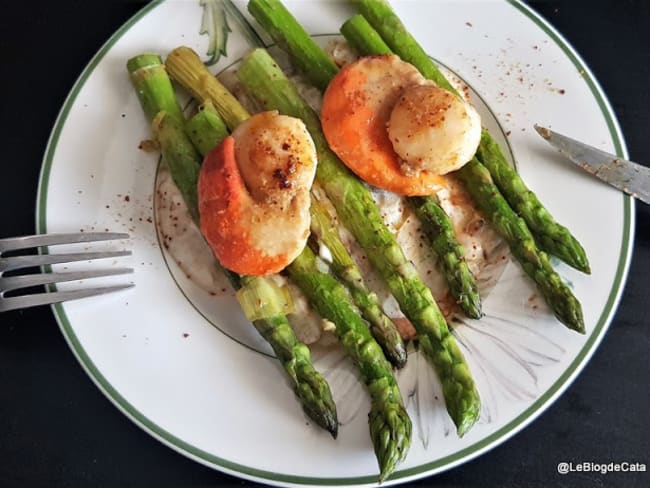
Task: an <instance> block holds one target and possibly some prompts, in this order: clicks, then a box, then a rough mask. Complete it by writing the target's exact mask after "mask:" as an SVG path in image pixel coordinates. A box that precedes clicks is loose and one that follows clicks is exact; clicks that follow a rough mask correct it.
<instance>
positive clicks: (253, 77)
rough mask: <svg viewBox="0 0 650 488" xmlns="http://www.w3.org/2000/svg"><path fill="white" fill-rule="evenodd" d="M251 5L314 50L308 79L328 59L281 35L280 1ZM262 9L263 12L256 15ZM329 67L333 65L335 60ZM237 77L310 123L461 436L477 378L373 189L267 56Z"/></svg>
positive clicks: (341, 202) (284, 16)
mask: <svg viewBox="0 0 650 488" xmlns="http://www.w3.org/2000/svg"><path fill="white" fill-rule="evenodd" d="M248 8H249V10H250V12H251V13H252V14H253V15H254V16H255V17H256V19H257V20H258V22H260V23H261V24H262V26H263V27H265V28H267V24H268V29H269V32H270V33H271V34H272V35H275V36H278V38H276V39H275V41H276V42H278V44H280V45H283V44H291V45H292V47H291V48H290V49H291V51H290V52H291V53H292V55H293V56H294V57H298V56H300V55H301V53H309V55H305V56H304V57H303V58H302V63H303V65H305V66H306V67H305V68H304V72H305V73H306V74H307V75H309V76H310V75H311V74H312V73H313V71H315V69H316V65H311V64H309V63H308V61H309V60H310V59H313V58H317V59H319V63H320V64H323V63H325V62H326V60H329V58H328V57H327V55H326V54H325V53H324V51H323V50H322V49H320V48H319V47H318V45H316V43H315V42H314V41H313V40H312V39H311V37H310V36H309V35H308V34H306V33H305V32H304V30H302V29H300V30H292V32H291V35H290V36H286V37H283V38H279V36H283V34H284V32H285V31H286V30H287V29H284V30H282V29H280V27H282V26H292V25H294V24H297V22H296V21H295V19H293V17H292V15H291V14H290V13H289V12H288V11H287V10H286V9H284V7H282V6H281V4H280V2H279V1H278V0H251V1H250V2H249V4H248ZM259 10H263V11H264V13H262V14H256V12H258V11H259ZM329 62H330V63H332V61H331V60H330V61H329ZM332 65H333V63H332ZM333 66H334V67H335V68H336V66H335V65H333ZM239 78H240V80H241V81H242V82H243V83H244V85H247V87H248V89H249V91H250V92H251V93H252V94H253V95H254V96H256V97H257V98H258V99H259V100H260V101H262V102H263V103H265V104H266V105H267V107H269V108H275V109H278V110H280V111H281V112H283V113H287V114H291V115H294V116H297V117H300V118H302V119H303V121H305V124H306V125H307V128H308V129H309V131H310V132H311V135H312V138H313V139H314V141H315V143H316V148H317V150H318V153H319V165H318V171H317V173H316V179H317V181H319V182H320V184H321V185H322V186H323V188H324V189H325V191H326V192H327V193H328V195H329V196H330V199H331V200H332V202H333V203H334V206H335V207H336V210H337V212H338V214H339V216H340V218H341V219H342V220H343V223H344V225H345V226H346V227H347V228H348V229H350V230H351V231H352V232H353V233H354V236H355V238H356V239H357V241H358V242H359V243H360V244H361V246H362V247H363V248H364V249H365V251H366V253H367V254H368V258H369V260H370V262H371V264H372V265H373V267H374V268H375V269H376V270H377V271H378V272H379V273H380V274H381V276H382V277H383V278H384V281H386V283H387V284H388V286H389V289H390V290H391V292H392V293H393V295H394V296H395V298H396V299H397V302H398V303H399V305H400V307H401V309H402V311H403V312H404V314H405V315H406V316H407V317H408V318H409V319H410V321H411V323H412V324H413V326H414V327H415V329H416V331H417V332H418V336H419V338H420V344H421V345H422V346H423V350H424V352H425V354H426V356H427V357H428V358H429V360H430V361H431V362H432V363H433V365H434V367H435V368H436V370H437V372H438V375H439V377H440V380H441V383H442V385H443V392H444V394H445V401H446V405H447V410H448V412H449V414H450V416H451V418H452V419H453V421H454V423H455V424H456V428H457V430H458V434H459V435H463V434H464V433H465V432H466V431H467V430H468V429H469V428H470V427H471V426H472V425H473V424H474V422H475V421H476V419H477V418H478V415H479V410H480V399H479V395H478V392H477V390H476V386H475V384H474V380H473V379H472V376H471V374H470V371H469V368H468V366H467V363H466V362H465V358H464V357H463V355H462V352H461V351H460V349H459V348H458V345H457V344H456V342H455V340H454V338H453V336H452V335H451V334H450V333H449V329H448V327H447V323H446V322H445V319H444V317H443V315H442V313H441V312H440V309H439V308H438V305H437V304H436V302H435V300H434V299H433V297H432V295H431V291H430V290H429V289H428V288H427V287H426V286H425V285H424V283H422V281H421V280H420V278H419V276H417V273H416V272H415V270H414V269H413V266H412V264H411V263H409V262H408V261H407V259H406V257H405V256H404V253H403V251H402V249H401V248H400V247H399V245H398V243H397V242H396V240H395V237H394V236H393V235H392V234H391V232H390V231H389V230H388V229H387V228H386V226H385V225H384V224H383V222H382V220H381V215H380V214H379V212H378V210H377V207H376V206H375V205H374V202H373V200H372V196H371V195H370V192H369V191H368V189H367V188H366V187H365V186H364V185H363V184H362V183H361V182H360V181H359V180H358V179H357V178H356V177H354V176H353V175H352V174H351V173H350V172H349V171H348V170H347V168H346V167H345V166H344V165H343V163H342V162H341V161H340V160H339V159H338V158H337V157H336V155H335V154H334V153H333V152H332V151H331V150H330V149H329V147H328V145H327V141H326V140H325V136H324V135H323V132H322V130H321V128H320V121H319V120H318V116H317V115H316V114H315V113H314V112H313V111H312V110H311V109H310V108H309V107H308V106H307V104H306V103H304V101H303V100H302V99H301V98H300V96H299V95H298V93H297V92H296V90H295V87H294V86H293V84H292V83H291V82H290V81H289V80H287V79H286V77H285V76H284V75H283V73H282V71H280V70H279V69H278V67H277V66H276V65H275V63H274V62H273V60H272V58H271V57H270V56H268V54H267V53H266V52H265V51H263V50H256V51H253V52H252V53H251V54H249V56H248V57H247V58H246V59H245V60H244V63H243V64H242V66H241V67H240V69H239ZM261 80H266V81H265V82H262V81H261Z"/></svg>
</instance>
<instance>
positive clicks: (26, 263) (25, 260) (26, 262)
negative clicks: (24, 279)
mask: <svg viewBox="0 0 650 488" xmlns="http://www.w3.org/2000/svg"><path fill="white" fill-rule="evenodd" d="M130 255H131V251H106V252H83V253H68V254H38V255H33V256H12V257H10V258H0V272H4V271H11V270H14V269H21V268H31V267H34V266H46V265H48V264H58V263H71V262H74V261H90V260H93V259H105V258H117V257H120V256H130Z"/></svg>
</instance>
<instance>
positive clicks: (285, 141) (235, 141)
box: [198, 112, 316, 276]
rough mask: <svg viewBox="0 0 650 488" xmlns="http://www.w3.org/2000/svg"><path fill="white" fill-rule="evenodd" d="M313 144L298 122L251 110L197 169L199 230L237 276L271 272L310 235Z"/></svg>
mask: <svg viewBox="0 0 650 488" xmlns="http://www.w3.org/2000/svg"><path fill="white" fill-rule="evenodd" d="M315 173H316V149H315V147H314V143H313V141H312V139H311V137H310V136H309V133H308V132H307V129H306V128H305V126H304V124H303V123H302V121H301V120H299V119H295V118H292V117H287V116H283V115H278V114H277V112H263V113H260V114H256V115H254V116H252V117H251V118H249V119H248V120H246V121H245V122H243V123H242V124H240V125H239V127H237V129H236V130H235V131H234V132H233V134H232V136H228V137H226V138H225V139H224V140H223V142H222V143H221V144H220V145H219V146H217V147H216V148H215V149H213V150H212V151H211V152H210V153H208V154H207V155H206V157H205V159H204V161H203V165H202V167H201V172H200V174H199V183H198V195H199V214H200V224H201V232H202V233H203V235H204V236H205V238H206V240H207V242H208V244H209V245H210V246H211V248H212V250H213V252H214V254H215V256H216V257H217V259H218V260H219V262H220V263H221V264H222V265H223V266H224V267H225V268H227V269H229V270H231V271H235V272H236V273H239V274H243V275H255V276H262V275H267V274H271V273H277V272H279V271H280V270H282V269H283V268H284V267H286V266H287V265H288V264H289V263H291V261H293V260H294V259H295V258H296V257H297V256H298V254H300V252H301V251H302V249H303V248H304V246H305V244H306V242H307V237H308V236H309V226H310V217H309V204H310V197H309V190H310V188H311V185H312V182H313V180H314V176H315Z"/></svg>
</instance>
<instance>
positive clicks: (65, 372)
mask: <svg viewBox="0 0 650 488" xmlns="http://www.w3.org/2000/svg"><path fill="white" fill-rule="evenodd" d="M530 4H531V5H532V6H533V7H534V8H535V9H536V10H537V11H538V12H540V13H541V14H542V15H543V16H544V17H545V18H546V19H548V20H549V21H550V22H551V23H552V24H553V25H554V26H555V27H556V28H557V29H558V30H559V31H560V32H561V33H562V34H563V35H564V36H565V37H566V38H567V39H568V41H569V42H570V43H571V44H572V45H573V46H574V47H575V48H576V49H577V50H578V52H579V53H580V54H581V55H582V56H583V58H584V59H585V61H586V63H587V65H588V66H590V67H591V69H592V70H593V71H594V73H595V76H596V78H597V79H598V80H599V81H600V83H601V85H602V86H603V88H604V90H605V92H606V93H607V94H608V96H609V99H610V101H611V103H612V105H613V107H614V110H615V112H616V114H617V116H618V118H619V121H620V123H621V125H622V128H623V132H624V134H625V138H626V140H627V144H628V148H629V152H630V157H631V159H633V160H636V161H639V162H643V163H645V164H650V149H649V144H648V131H649V130H650V95H649V93H650V88H648V82H649V80H650V2H647V1H646V0H618V1H617V0H598V1H596V0H592V1H589V2H577V1H550V0H549V1H535V2H530ZM141 6H142V3H138V2H134V1H125V0H119V1H116V0H113V1H103V2H87V1H81V0H79V1H71V0H58V1H51V0H50V1H29V2H27V1H23V2H19V1H13V2H7V1H5V2H0V63H2V64H1V65H0V66H1V69H0V72H1V73H2V75H0V93H2V95H3V100H2V102H1V103H0V107H1V108H0V118H1V121H2V123H1V124H0V127H1V128H2V152H1V153H0V155H1V159H0V161H1V162H0V165H1V166H0V167H2V170H3V179H2V191H0V236H14V235H21V234H30V233H33V232H34V208H35V198H36V186H37V181H38V173H39V169H40V162H41V159H42V155H43V152H44V149H45V145H46V142H47V139H48V136H49V131H50V129H51V127H52V125H53V123H54V120H55V117H56V115H57V112H58V110H59V108H60V107H61V105H62V103H63V101H64V98H65V96H66V95H67V93H68V91H69V90H70V88H71V87H72V85H73V83H74V81H75V79H76V77H77V76H78V74H79V73H80V72H81V70H82V69H83V67H84V66H85V64H86V63H87V62H88V61H89V60H90V58H91V57H92V56H93V54H94V53H95V51H96V50H97V49H98V48H99V47H100V46H101V45H102V43H103V42H104V41H105V40H106V39H107V38H108V37H109V36H110V35H111V34H112V32H113V31H114V30H115V29H117V28H118V27H119V26H120V25H121V24H122V23H123V22H124V21H125V20H127V19H128V18H129V17H130V16H131V15H132V14H134V13H135V12H136V11H137V10H138V9H139V8H140V7H141ZM649 217H650V212H649V207H647V206H645V205H643V204H639V205H637V207H636V219H637V232H636V238H635V244H634V257H633V261H632V264H631V268H630V273H629V278H628V281H627V286H626V288H625V292H624V295H623V298H622V300H621V303H620V307H619V309H618V312H617V313H616V316H615V318H614V321H613V324H612V327H611V329H610V330H609V332H608V334H607V336H606V337H605V339H604V341H603V342H602V344H601V346H600V348H599V349H598V350H597V351H596V353H595V355H594V357H593V359H592V360H591V362H590V364H589V365H588V366H587V367H586V369H585V370H584V372H583V373H582V374H581V375H580V376H579V377H578V379H577V380H576V381H575V382H574V384H573V385H571V387H570V388H569V389H568V391H567V392H566V393H565V394H564V395H563V396H562V397H561V398H560V399H559V400H558V401H557V402H555V404H554V405H552V406H551V407H550V408H549V409H548V410H547V411H546V412H545V413H544V414H543V415H542V416H541V417H540V418H539V419H538V420H536V421H535V422H533V424H532V425H530V426H529V427H527V428H526V429H525V430H524V431H522V432H521V433H519V434H517V435H516V436H515V437H514V438H512V439H511V440H509V441H507V442H506V443H504V444H502V445H501V446H499V447H497V448H495V449H494V450H492V451H490V452H489V453H487V454H485V455H483V456H481V457H480V458H478V459H476V460H474V461H472V462H469V463H467V464H465V465H463V466H461V467H458V468H456V469H453V470H451V471H448V472H446V473H443V474H441V475H439V476H436V477H433V478H428V479H424V480H421V481H419V482H415V483H413V485H414V486H425V485H426V486H428V485H435V486H452V485H454V486H456V485H461V486H484V485H487V486H503V485H506V486H508V485H513V486H531V487H533V486H544V487H545V486H547V485H551V486H553V485H558V486H598V487H600V486H629V487H632V486H644V487H645V486H650V474H648V473H640V474H639V473H637V474H632V473H628V474H606V475H603V474H599V473H574V474H569V475H564V476H561V475H559V474H557V471H556V469H557V464H558V463H559V462H562V461H566V462H570V461H572V462H574V463H576V462H582V461H593V462H598V463H609V462H622V461H629V462H643V463H646V464H649V463H650V421H649V420H648V413H649V411H650V386H649V382H648V380H647V377H646V374H648V370H649V366H650V360H649V359H648V357H649V355H648V350H650V313H648V309H649V307H648V305H647V303H648V302H647V301H648V297H647V292H648V284H649V283H650V278H648V274H649V273H650V220H649ZM0 385H1V386H0V486H95V485H100V486H208V485H210V486H222V485H253V483H249V482H245V481H242V480H239V479H236V478H232V477H229V476H226V475H223V474H221V473H219V472H216V471H213V470H211V469H208V468H206V467H203V466H201V465H199V464H197V463H195V462H193V461H190V460H189V459H186V458H184V457H183V456H181V455H179V454H177V453H175V452H173V451H172V450H170V449H169V448H167V447H165V446H163V445H162V444H160V443H158V442H157V441H156V440H154V439H153V438H152V437H150V436H149V435H148V434H146V433H144V432H143V431H141V430H140V429H139V428H138V427H136V426H135V425H134V424H133V423H131V421H129V420H128V419H127V418H126V417H124V416H123V415H122V414H121V413H120V412H118V410H117V409H116V408H115V407H113V405H112V404H111V403H110V402H109V401H108V400H107V399H106V398H105V397H104V396H103V395H102V394H101V393H100V392H99V390H98V389H97V388H96V387H95V386H94V385H93V383H92V382H91V381H90V380H89V378H88V377H87V376H86V374H85V373H84V372H83V370H82V368H81V367H80V366H79V364H78V363H77V360H76V359H75V358H74V356H73V355H72V353H71V351H70V350H69V348H68V346H67V345H66V343H65V341H64V339H63V336H62V335H61V333H60V332H59V329H58V327H57V325H56V322H55V321H54V318H53V315H52V312H51V311H50V309H49V308H39V309H31V310H25V311H19V312H11V313H6V314H4V315H1V316H0Z"/></svg>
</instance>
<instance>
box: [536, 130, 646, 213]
mask: <svg viewBox="0 0 650 488" xmlns="http://www.w3.org/2000/svg"><path fill="white" fill-rule="evenodd" d="M535 130H536V131H537V133H538V134H539V135H540V136H542V137H543V138H544V139H545V140H546V141H547V142H548V143H549V144H551V146H553V147H555V148H556V149H559V151H560V153H562V155H564V156H565V157H567V158H568V159H570V160H571V161H572V162H573V163H575V164H576V166H578V167H580V168H582V169H583V170H585V171H587V172H588V173H591V174H592V175H594V176H596V177H598V178H600V179H601V180H603V181H604V182H606V183H609V184H610V185H612V186H613V187H615V188H618V189H619V190H621V191H623V192H625V193H627V194H629V195H632V196H633V197H634V198H637V199H639V200H641V201H642V202H644V203H647V204H650V168H647V167H646V166H643V165H641V164H638V163H633V162H632V161H628V160H626V159H623V158H619V157H618V156H616V155H615V154H610V153H608V152H605V151H601V150H600V149H596V148H595V147H593V146H589V145H587V144H585V143H583V142H580V141H577V140H575V139H571V138H570V137H567V136H564V135H562V134H558V133H557V132H554V131H552V130H550V129H548V128H546V127H541V126H539V125H537V124H535Z"/></svg>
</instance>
